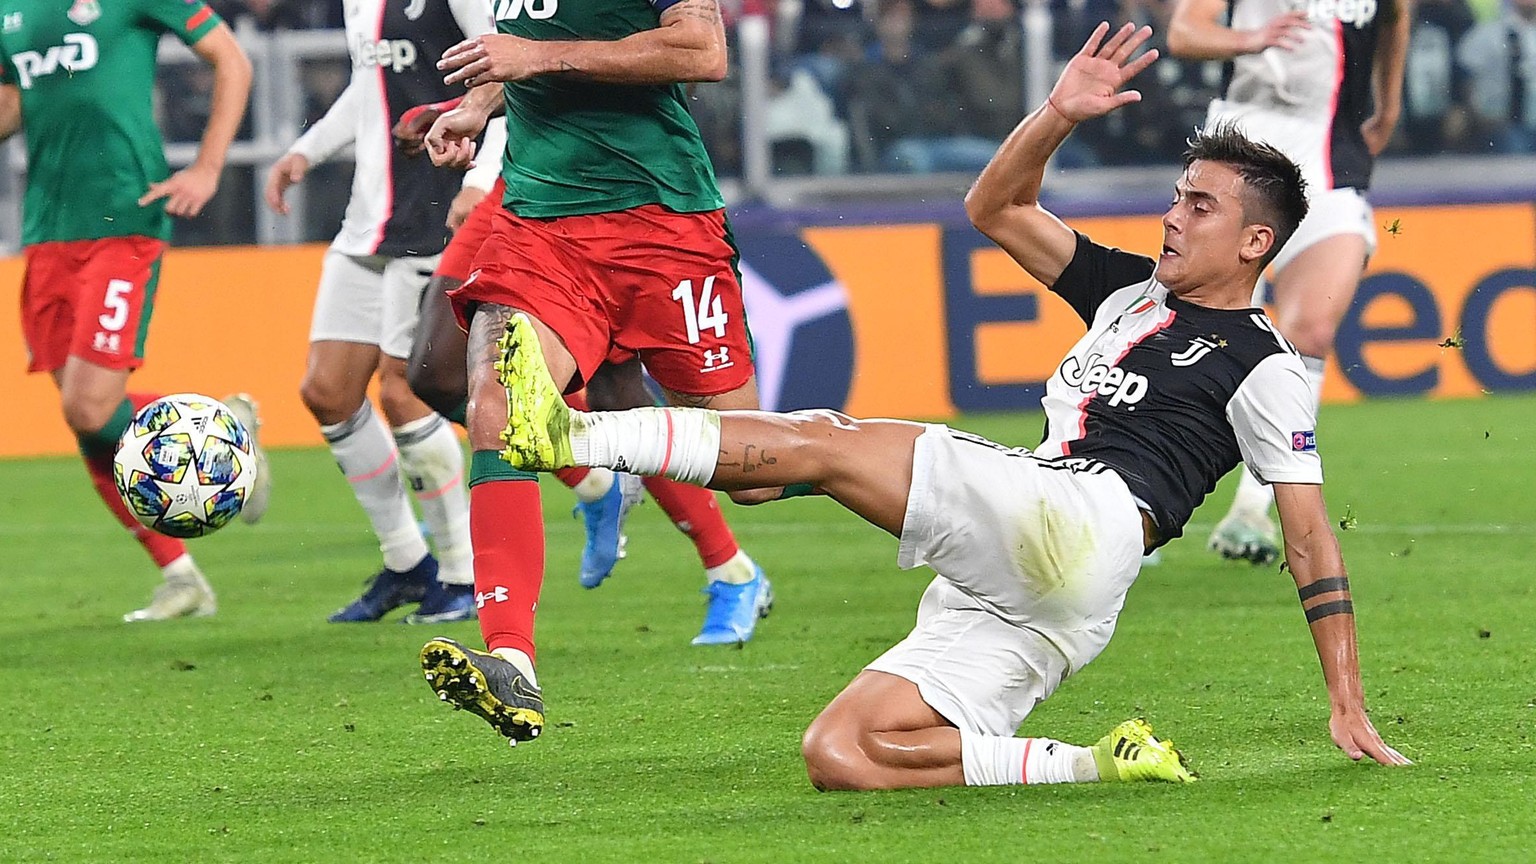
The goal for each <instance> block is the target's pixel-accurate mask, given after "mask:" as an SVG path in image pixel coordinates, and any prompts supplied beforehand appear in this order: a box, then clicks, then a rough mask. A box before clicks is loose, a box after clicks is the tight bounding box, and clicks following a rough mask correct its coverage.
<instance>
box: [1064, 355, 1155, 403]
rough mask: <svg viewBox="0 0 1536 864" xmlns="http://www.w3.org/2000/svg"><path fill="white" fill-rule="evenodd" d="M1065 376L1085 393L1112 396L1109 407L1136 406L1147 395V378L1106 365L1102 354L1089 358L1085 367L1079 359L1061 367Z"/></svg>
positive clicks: (1069, 361) (1089, 356)
mask: <svg viewBox="0 0 1536 864" xmlns="http://www.w3.org/2000/svg"><path fill="white" fill-rule="evenodd" d="M1060 371H1061V377H1062V378H1063V379H1064V380H1065V381H1066V382H1067V383H1068V384H1071V385H1072V386H1073V387H1076V388H1077V389H1078V390H1080V391H1082V392H1083V393H1088V394H1093V393H1097V394H1099V395H1101V396H1108V397H1109V404H1110V405H1111V406H1114V405H1135V404H1136V403H1137V402H1140V401H1141V400H1142V397H1144V396H1146V395H1147V376H1145V375H1138V374H1136V373H1135V372H1127V371H1125V370H1124V369H1121V368H1120V367H1119V366H1111V365H1109V364H1108V363H1105V362H1104V360H1103V358H1102V356H1101V355H1098V354H1090V355H1088V364H1087V367H1086V368H1085V367H1084V366H1083V364H1081V363H1079V362H1078V360H1077V358H1076V357H1068V358H1067V359H1066V360H1065V361H1063V362H1062V364H1061V370H1060Z"/></svg>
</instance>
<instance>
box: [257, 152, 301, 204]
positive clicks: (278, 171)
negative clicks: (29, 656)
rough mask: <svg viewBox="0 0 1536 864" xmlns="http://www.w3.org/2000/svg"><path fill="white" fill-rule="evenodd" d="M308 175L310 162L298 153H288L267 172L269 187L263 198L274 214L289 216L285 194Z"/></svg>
mask: <svg viewBox="0 0 1536 864" xmlns="http://www.w3.org/2000/svg"><path fill="white" fill-rule="evenodd" d="M307 173H309V160H308V159H306V158H304V157H303V156H300V155H299V154H297V153H288V154H286V155H284V156H283V158H281V159H279V160H277V161H276V162H275V163H273V165H272V170H271V171H268V172H267V187H266V190H265V192H264V196H263V197H265V198H266V199H267V206H268V207H271V208H272V212H273V213H279V214H281V215H283V216H287V215H288V202H287V201H285V200H283V194H284V193H286V192H287V191H288V187H289V186H292V185H294V184H295V183H298V182H299V181H300V180H303V179H304V175H305V174H307Z"/></svg>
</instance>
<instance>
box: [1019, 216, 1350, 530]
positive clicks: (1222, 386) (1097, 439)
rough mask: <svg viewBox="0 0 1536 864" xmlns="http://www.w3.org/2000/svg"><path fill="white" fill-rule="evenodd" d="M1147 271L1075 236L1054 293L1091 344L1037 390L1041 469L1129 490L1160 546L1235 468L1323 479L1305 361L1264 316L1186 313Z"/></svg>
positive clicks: (1078, 348)
mask: <svg viewBox="0 0 1536 864" xmlns="http://www.w3.org/2000/svg"><path fill="white" fill-rule="evenodd" d="M1154 268H1155V262H1154V261H1153V260H1152V259H1150V258H1147V257H1144V256H1141V255H1133V254H1130V253H1128V252H1122V251H1120V250H1118V249H1109V248H1106V247H1104V246H1100V245H1098V244H1096V243H1094V242H1092V241H1091V240H1089V239H1088V238H1087V237H1086V236H1084V235H1082V234H1078V235H1077V252H1076V254H1075V255H1074V256H1073V258H1072V262H1071V263H1070V264H1069V265H1068V266H1067V269H1066V270H1064V271H1063V272H1062V274H1061V277H1060V278H1059V279H1057V280H1056V284H1055V285H1053V286H1051V290H1052V291H1054V292H1055V293H1056V294H1059V295H1060V296H1061V297H1062V298H1064V299H1065V300H1066V301H1067V302H1068V303H1070V304H1071V305H1072V308H1073V309H1074V310H1076V312H1077V314H1078V315H1079V316H1081V317H1082V319H1083V320H1084V321H1085V322H1087V323H1088V333H1087V334H1086V335H1085V336H1083V338H1082V339H1081V340H1079V341H1078V343H1077V344H1076V345H1074V346H1073V347H1072V351H1071V352H1070V353H1069V354H1068V355H1067V357H1066V359H1065V360H1063V361H1062V363H1061V365H1060V366H1059V367H1058V368H1057V369H1056V371H1055V373H1053V374H1052V375H1051V378H1050V380H1049V381H1048V382H1047V383H1046V388H1045V398H1044V399H1043V400H1042V404H1043V406H1044V407H1045V415H1046V434H1045V441H1044V442H1043V443H1042V444H1041V445H1040V446H1039V447H1037V448H1035V451H1034V452H1035V453H1036V455H1038V456H1041V457H1043V458H1047V459H1050V458H1059V457H1086V458H1091V459H1096V460H1098V461H1100V462H1102V463H1104V464H1105V465H1108V466H1109V467H1110V468H1111V469H1113V470H1114V471H1115V472H1116V473H1117V474H1119V475H1120V476H1121V478H1122V479H1124V480H1125V483H1126V485H1127V486H1128V487H1130V490H1131V494H1132V495H1133V496H1135V498H1136V500H1137V503H1138V504H1139V505H1140V506H1142V507H1143V509H1145V510H1146V511H1147V512H1149V513H1151V514H1152V517H1153V518H1154V519H1155V520H1156V521H1157V525H1158V530H1159V533H1160V534H1161V537H1162V540H1163V541H1164V542H1166V541H1168V540H1172V539H1173V538H1175V537H1178V536H1179V535H1180V534H1182V533H1183V532H1184V523H1186V522H1188V521H1189V517H1190V514H1191V513H1193V512H1194V510H1195V508H1196V507H1197V506H1199V504H1200V502H1201V501H1202V500H1204V498H1205V496H1206V495H1208V494H1210V492H1211V490H1212V489H1215V488H1216V482H1217V481H1218V480H1220V479H1221V478H1222V477H1223V476H1224V475H1225V474H1226V473H1227V472H1228V471H1231V470H1232V469H1233V468H1235V467H1236V466H1237V464H1238V462H1239V461H1242V462H1245V463H1247V465H1248V468H1249V470H1251V471H1252V472H1253V473H1254V476H1256V477H1258V478H1259V479H1260V480H1262V481H1264V482H1265V483H1277V482H1278V483H1309V484H1316V483H1322V482H1323V470H1322V462H1321V460H1320V459H1319V457H1318V454H1317V441H1316V436H1315V433H1314V429H1315V424H1316V408H1315V405H1314V402H1313V398H1312V391H1311V385H1310V383H1309V382H1308V380H1307V375H1306V370H1305V368H1304V367H1303V366H1302V363H1301V356H1300V355H1299V354H1297V353H1296V349H1295V348H1292V347H1291V345H1290V343H1288V342H1286V341H1285V339H1284V338H1283V337H1282V336H1281V335H1280V333H1279V331H1278V330H1276V329H1275V325H1274V324H1273V323H1271V322H1270V320H1269V318H1268V316H1266V315H1265V314H1264V311H1263V310H1262V309H1211V308H1208V307H1205V306H1197V305H1195V304H1193V303H1187V302H1185V301H1183V300H1180V299H1179V298H1178V297H1175V296H1174V295H1173V294H1172V293H1171V292H1169V291H1168V289H1167V288H1165V287H1163V286H1162V285H1161V284H1159V283H1158V281H1157V278H1156V274H1155V273H1154V272H1153V271H1154Z"/></svg>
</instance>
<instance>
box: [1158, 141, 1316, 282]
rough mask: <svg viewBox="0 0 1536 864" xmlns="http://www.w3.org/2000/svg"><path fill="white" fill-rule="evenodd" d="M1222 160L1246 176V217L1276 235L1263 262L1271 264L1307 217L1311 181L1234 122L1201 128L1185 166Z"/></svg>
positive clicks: (1244, 216)
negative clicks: (1242, 131) (1240, 129)
mask: <svg viewBox="0 0 1536 864" xmlns="http://www.w3.org/2000/svg"><path fill="white" fill-rule="evenodd" d="M1197 160H1199V161H1204V162H1219V163H1221V164H1223V165H1226V166H1227V167H1229V168H1231V169H1232V170H1234V171H1236V172H1237V175H1238V176H1239V177H1241V178H1243V189H1244V194H1243V218H1244V219H1246V220H1248V222H1249V223H1253V222H1258V223H1260V224H1263V225H1268V226H1269V227H1270V228H1271V229H1273V230H1274V232H1275V245H1274V246H1271V247H1270V249H1269V252H1268V253H1266V254H1265V256H1264V260H1263V261H1262V262H1260V263H1262V264H1268V263H1269V262H1270V261H1273V260H1274V258H1275V256H1276V255H1278V254H1280V248H1281V247H1282V246H1284V245H1285V242H1286V241H1287V240H1289V239H1291V235H1292V234H1294V233H1296V226H1297V225H1300V224H1301V220H1302V219H1305V218H1306V216H1307V181H1306V180H1305V179H1303V178H1302V176H1301V169H1300V168H1298V167H1297V166H1296V163H1295V162H1292V161H1291V159H1290V157H1288V156H1286V155H1285V154H1284V153H1281V152H1280V151H1279V150H1277V149H1275V148H1274V147H1271V146H1270V145H1268V144H1262V143H1260V142H1257V141H1253V140H1251V139H1249V138H1247V137H1244V135H1243V133H1241V132H1239V131H1237V126H1236V125H1235V124H1232V123H1217V124H1215V125H1213V126H1210V127H1207V128H1205V129H1196V130H1195V135H1194V137H1193V138H1190V139H1189V147H1188V149H1186V150H1185V151H1184V167H1185V168H1188V167H1189V166H1190V165H1191V164H1192V163H1194V162H1195V161H1197Z"/></svg>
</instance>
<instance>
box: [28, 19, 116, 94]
mask: <svg viewBox="0 0 1536 864" xmlns="http://www.w3.org/2000/svg"><path fill="white" fill-rule="evenodd" d="M100 57H101V54H100V52H99V51H97V49H96V40H95V39H94V38H92V37H91V35H90V34H89V33H70V34H67V35H66V36H65V37H64V44H63V45H55V46H53V47H52V48H49V49H48V50H47V51H42V52H38V51H22V52H20V53H18V54H12V55H11V64H12V65H14V66H15V67H16V83H18V84H20V85H21V89H23V90H30V89H32V82H33V81H36V80H37V79H38V78H41V77H43V76H44V75H52V74H53V73H54V72H56V71H58V70H59V69H63V70H64V71H66V72H71V73H73V72H84V71H85V70H87V69H92V68H95V66H96V61H97V60H98V59H100Z"/></svg>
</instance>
